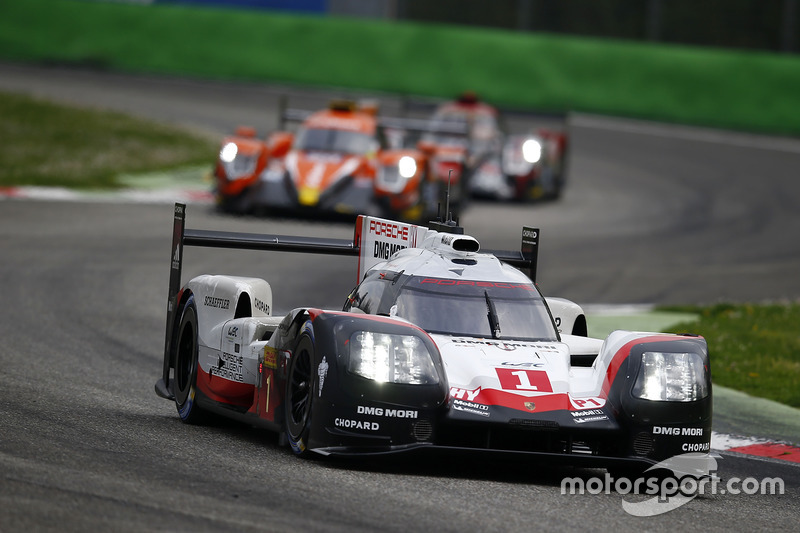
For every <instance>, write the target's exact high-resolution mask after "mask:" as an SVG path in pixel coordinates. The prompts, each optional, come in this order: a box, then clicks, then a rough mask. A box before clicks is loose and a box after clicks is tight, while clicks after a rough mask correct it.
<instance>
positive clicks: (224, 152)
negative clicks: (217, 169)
mask: <svg viewBox="0 0 800 533" xmlns="http://www.w3.org/2000/svg"><path fill="white" fill-rule="evenodd" d="M237 153H239V147H238V146H236V143H228V144H226V145H225V146H223V147H222V149H221V150H220V151H219V158H220V159H221V160H222V162H223V163H230V162H232V161H233V160H234V159H236V154H237Z"/></svg>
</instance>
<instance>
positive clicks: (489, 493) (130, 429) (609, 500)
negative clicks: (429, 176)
mask: <svg viewBox="0 0 800 533" xmlns="http://www.w3.org/2000/svg"><path fill="white" fill-rule="evenodd" d="M0 89H7V90H18V91H24V92H30V93H33V94H38V95H40V96H47V97H50V98H53V99H56V100H60V101H65V102H71V103H77V104H84V105H94V106H100V107H107V108H113V109H121V110H123V111H127V112H131V113H136V114H140V115H142V116H146V117H151V118H157V119H159V120H164V121H168V122H172V123H175V124H180V125H183V126H186V127H191V128H194V129H196V130H197V131H204V132H207V133H208V134H210V135H219V134H221V133H225V132H227V131H230V130H232V129H233V127H235V126H236V125H237V124H239V123H250V124H252V123H253V122H254V120H253V119H254V117H256V118H260V117H262V116H263V117H264V118H263V122H262V123H261V124H254V125H256V126H258V127H259V128H260V129H262V130H263V129H266V128H267V127H270V126H271V125H274V123H275V122H276V121H275V120H274V109H275V107H274V106H275V102H276V99H277V95H278V94H279V93H281V92H283V91H284V90H286V89H287V88H285V87H277V88H276V87H261V86H257V85H233V84H225V83H203V82H196V81H185V80H172V79H158V78H145V77H128V76H118V75H109V74H102V73H91V72H73V71H68V70H58V69H35V68H25V67H18V66H13V65H0ZM330 94H331V93H330V92H328V93H326V94H324V95H320V94H318V93H315V92H312V91H298V90H295V91H294V92H293V98H294V99H296V101H298V102H299V103H298V104H297V105H298V106H299V107H303V104H308V105H314V104H315V103H319V102H323V101H324V98H326V97H327V96H329V95H330ZM390 106H391V103H390V104H387V107H390ZM271 114H272V115H271ZM570 135H571V140H572V151H571V158H570V183H569V186H568V187H569V188H568V189H567V191H566V192H565V195H564V197H563V199H562V200H561V201H559V202H557V203H554V204H549V205H536V206H527V205H498V204H491V203H480V204H479V203H475V204H472V205H471V206H470V208H469V209H468V210H467V211H466V212H464V213H463V214H462V217H461V222H462V224H463V225H464V226H466V227H467V229H468V231H470V232H471V233H473V234H474V235H476V236H477V237H478V238H479V239H480V240H481V241H482V242H483V244H484V246H487V247H492V248H509V249H514V248H516V247H517V246H518V242H519V228H520V226H521V225H522V224H523V223H525V224H531V225H536V226H539V227H540V228H541V229H542V243H541V253H540V258H541V263H540V268H539V281H540V285H541V287H542V290H543V291H544V292H545V294H548V295H559V296H564V297H567V298H570V299H573V300H575V301H578V302H580V303H658V304H672V303H713V302H716V301H721V300H723V301H762V300H785V299H791V300H796V299H797V298H798V297H800V276H798V275H797V274H798V272H800V239H798V238H797V237H798V234H800V232H799V231H798V229H800V210H799V209H798V205H799V204H798V200H800V182H798V180H797V175H796V169H797V168H798V166H800V142H797V141H794V140H786V139H770V138H764V137H756V136H750V135H744V134H727V133H723V132H714V131H707V130H698V129H690V128H682V127H677V126H663V125H657V124H647V123H640V122H630V121H619V120H611V119H606V118H602V117H587V116H579V117H574V118H573V119H572V123H571V126H570ZM188 220H189V223H188V225H189V226H190V227H195V228H204V229H228V230H234V231H265V232H270V233H287V234H305V235H319V236H333V237H349V236H350V235H352V228H351V226H349V225H347V224H331V223H326V222H320V221H302V220H264V219H253V218H248V217H228V216H222V215H218V214H216V213H214V212H213V210H212V209H210V208H209V207H207V206H190V207H189V210H188ZM170 224H171V208H170V207H169V206H168V205H164V204H161V205H152V204H131V203H81V202H70V203H63V202H41V201H15V200H8V201H0V250H1V251H2V261H0V280H2V281H0V288H1V292H0V304H1V305H0V335H2V337H1V338H2V339H3V342H2V343H1V344H0V363H1V364H0V468H1V469H2V474H1V475H0V480H1V481H0V531H3V532H6V531H23V530H30V531H87V530H102V531H111V530H113V531H143V530H154V531H188V530H197V531H251V530H253V531H254V530H268V531H297V530H305V531H431V530H437V531H458V532H464V531H512V530H514V531H530V530H542V529H557V530H564V529H576V530H609V529H614V530H619V531H629V530H630V531H632V530H637V531H639V530H655V529H659V530H662V529H665V530H666V529H669V530H677V529H687V528H690V527H691V528H692V529H701V528H702V529H705V530H712V531H715V530H720V531H721V530H734V531H739V530H754V529H766V528H770V529H772V530H792V531H793V530H796V527H797V521H798V518H800V511H798V509H799V508H800V505H799V504H800V470H798V468H797V466H796V465H792V464H788V463H785V462H779V461H769V460H759V459H753V458H745V457H738V456H734V455H724V456H723V458H722V459H720V460H719V475H720V476H721V477H722V478H723V480H730V479H732V478H734V477H738V478H742V479H743V478H747V477H754V478H757V479H759V480H761V479H763V478H767V477H781V478H782V479H783V480H784V483H785V494H784V495H782V496H779V495H744V494H739V495H733V494H719V493H718V494H715V495H705V496H701V497H697V498H695V499H694V500H692V501H690V502H689V503H687V504H686V505H684V506H682V507H680V508H679V509H677V510H674V511H671V512H668V513H666V514H663V515H660V516H656V517H650V518H636V517H633V516H631V515H629V514H627V513H626V512H625V511H624V510H623V509H622V506H621V502H622V501H623V500H632V501H635V500H636V498H637V497H634V496H624V495H621V494H618V493H615V492H613V491H612V492H611V493H610V494H598V495H590V494H585V495H582V496H579V495H572V496H571V495H562V494H561V491H560V483H561V479H562V478H563V477H565V476H581V477H582V478H584V479H589V478H591V477H593V476H598V475H602V474H603V472H602V471H597V470H583V469H567V468H557V467H553V466H549V465H537V464H535V463H531V462H528V461H519V460H516V461H509V460H499V459H498V460H495V459H494V458H487V457H485V456H468V457H461V456H447V455H445V456H433V457H428V456H422V457H393V458H388V459H384V460H370V461H357V462H343V461H329V460H317V461H303V460H299V459H297V458H295V457H294V456H292V454H291V452H290V451H289V450H288V449H287V448H283V447H279V446H278V445H277V439H276V437H275V436H274V435H272V434H270V433H266V432H262V431H256V430H253V429H251V428H248V427H243V426H240V425H236V424H219V425H215V426H211V427H195V426H187V425H184V424H182V423H181V422H180V421H179V420H178V418H177V416H176V413H175V409H174V406H173V405H171V404H170V403H169V402H167V401H164V400H161V399H159V398H157V397H156V396H155V394H154V393H153V383H154V382H155V380H156V379H157V377H158V375H159V372H160V368H161V358H162V355H161V354H162V352H163V339H164V315H165V307H166V291H167V275H168V273H167V269H168V265H169V257H168V255H169V251H170V250H169V248H170V238H171V229H170ZM209 272H220V273H234V274H239V275H256V276H259V277H264V278H265V279H267V280H268V281H270V282H271V283H272V284H273V290H274V293H275V302H274V307H275V308H276V311H277V312H280V311H286V310H288V309H290V308H292V307H294V306H296V305H303V304H306V303H311V304H314V305H318V306H322V307H334V308H338V307H339V306H341V303H342V301H343V297H344V295H345V294H346V293H347V291H348V290H349V289H350V288H352V286H353V284H354V282H355V279H354V278H355V270H354V268H353V266H352V262H351V260H349V259H346V258H332V259H330V260H328V259H326V260H325V261H321V260H320V259H319V257H318V256H302V255H299V254H272V255H270V256H269V257H266V256H264V255H263V254H257V253H255V252H236V253H235V254H232V253H229V252H222V251H215V250H205V249H204V250H200V249H197V250H192V249H187V252H186V255H185V271H184V277H185V278H187V279H188V277H190V276H192V275H196V274H200V273H209ZM764 436H769V435H764Z"/></svg>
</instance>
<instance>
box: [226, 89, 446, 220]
mask: <svg viewBox="0 0 800 533" xmlns="http://www.w3.org/2000/svg"><path fill="white" fill-rule="evenodd" d="M282 117H283V119H288V120H297V121H300V122H301V125H300V127H299V128H298V129H297V131H296V132H289V131H278V132H275V133H272V134H270V135H269V136H267V138H266V139H263V140H262V139H259V138H257V136H256V133H255V130H254V129H253V128H249V127H239V128H238V129H237V131H236V133H235V135H232V136H229V137H226V138H225V139H224V140H223V142H222V147H221V149H220V153H219V158H218V160H217V163H216V167H215V170H214V176H215V181H216V196H217V201H218V205H219V206H220V207H221V208H222V209H223V210H224V211H228V212H237V213H247V212H256V213H260V214H268V215H269V214H278V213H280V214H299V215H320V214H321V215H345V216H355V215H358V214H367V215H377V216H383V217H389V218H395V219H401V220H406V221H410V222H414V221H426V220H429V219H430V218H432V217H434V216H436V214H437V211H438V209H439V206H440V204H441V205H444V202H445V201H446V199H445V195H446V188H447V179H446V178H442V176H441V174H440V173H437V172H436V170H437V169H438V170H442V168H441V165H438V166H437V162H438V161H439V159H440V158H438V157H437V154H436V151H437V147H436V146H435V145H432V144H431V143H426V142H422V141H420V142H419V143H417V144H416V145H415V146H414V147H412V148H390V144H389V142H388V133H390V132H389V130H390V129H391V130H392V131H393V132H394V133H399V134H400V135H401V136H402V134H403V132H402V129H403V128H405V127H418V128H419V127H423V126H420V125H419V124H417V125H416V126H414V125H412V124H411V123H410V122H408V121H405V122H404V121H403V119H379V118H378V116H377V109H376V107H375V106H374V105H362V106H357V105H355V104H354V103H352V102H345V101H336V102H332V103H331V105H330V106H329V107H328V108H327V109H324V110H321V111H317V112H313V113H308V112H305V111H299V110H292V109H288V110H286V111H285V112H284V113H283V114H282ZM425 127H427V122H426V126H425ZM458 165H460V162H459V163H458ZM458 165H457V166H456V168H455V170H456V171H458V172H460V166H458ZM434 167H435V168H434Z"/></svg>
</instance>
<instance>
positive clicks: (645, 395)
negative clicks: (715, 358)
mask: <svg viewBox="0 0 800 533" xmlns="http://www.w3.org/2000/svg"><path fill="white" fill-rule="evenodd" d="M633 395H634V396H636V397H637V398H642V399H644V400H655V401H661V402H693V401H695V400H700V399H703V398H705V397H706V396H708V382H707V379H706V371H705V368H704V366H703V360H702V359H701V358H700V356H699V355H697V354H696V353H665V352H644V353H643V354H642V364H641V367H640V368H639V375H638V376H637V377H636V383H635V384H634V386H633Z"/></svg>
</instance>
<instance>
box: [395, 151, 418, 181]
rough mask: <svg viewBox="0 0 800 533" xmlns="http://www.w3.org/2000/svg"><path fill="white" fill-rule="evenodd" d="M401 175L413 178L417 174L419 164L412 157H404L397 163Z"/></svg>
mask: <svg viewBox="0 0 800 533" xmlns="http://www.w3.org/2000/svg"><path fill="white" fill-rule="evenodd" d="M397 168H398V170H399V171H400V175H401V176H402V177H404V178H406V179H407V178H411V177H413V176H414V174H416V173H417V162H416V161H414V158H413V157H411V156H407V155H404V156H403V157H401V158H400V161H399V162H398V163H397Z"/></svg>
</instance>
